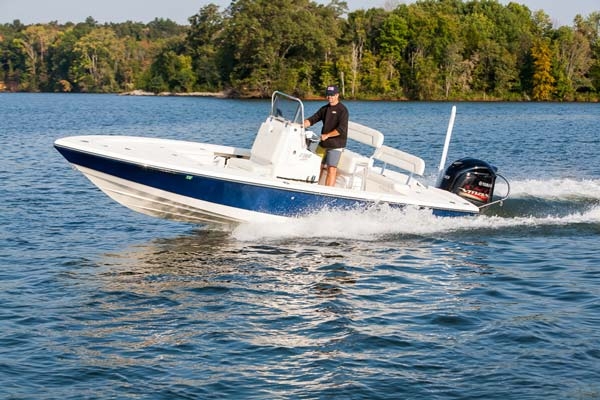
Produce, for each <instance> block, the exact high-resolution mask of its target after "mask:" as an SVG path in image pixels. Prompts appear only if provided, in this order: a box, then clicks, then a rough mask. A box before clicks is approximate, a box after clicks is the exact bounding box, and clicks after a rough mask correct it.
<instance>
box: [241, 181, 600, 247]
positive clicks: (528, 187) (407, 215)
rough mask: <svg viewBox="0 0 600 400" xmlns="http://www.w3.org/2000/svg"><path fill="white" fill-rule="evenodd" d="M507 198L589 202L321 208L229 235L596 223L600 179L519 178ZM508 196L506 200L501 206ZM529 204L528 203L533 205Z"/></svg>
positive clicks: (353, 235)
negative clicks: (549, 206)
mask: <svg viewBox="0 0 600 400" xmlns="http://www.w3.org/2000/svg"><path fill="white" fill-rule="evenodd" d="M511 186H512V194H511V198H514V199H518V198H524V199H527V198H536V199H550V200H556V199H559V200H564V201H569V200H574V199H584V200H587V202H588V203H589V204H587V207H585V208H584V209H583V210H578V211H573V212H570V213H569V214H567V215H552V214H549V215H546V216H542V217H540V216H530V215H517V216H512V217H509V218H506V217H501V216H487V215H480V216H477V217H464V218H443V217H436V216H434V215H432V214H431V212H429V211H426V210H417V209H412V208H409V209H405V210H398V209H392V208H389V207H378V208H377V209H372V210H360V211H359V210H352V211H339V210H323V211H320V212H318V213H316V214H314V215H310V216H307V217H304V218H298V219H293V220H291V221H289V222H286V223H281V224H272V223H269V224H261V223H251V224H242V225H240V226H238V227H236V228H235V229H234V231H233V232H232V235H233V236H234V237H235V238H236V239H238V240H244V241H254V240H258V239H284V238H311V237H314V238H338V239H355V240H377V239H378V238H380V237H382V236H385V235H393V234H406V235H418V236H430V235H434V234H440V233H448V232H460V231H473V230H483V229H485V230H500V229H507V228H515V227H517V228H518V227H539V226H562V225H565V226H566V225H570V224H580V223H591V224H598V223H600V205H599V204H598V201H599V200H600V180H580V181H577V180H574V179H552V180H549V181H541V180H524V181H517V182H514V183H512V185H511ZM509 202H510V199H509V200H507V201H506V203H507V205H508V203H509ZM533 206H534V205H533V203H532V205H531V207H533Z"/></svg>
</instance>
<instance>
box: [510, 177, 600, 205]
mask: <svg viewBox="0 0 600 400" xmlns="http://www.w3.org/2000/svg"><path fill="white" fill-rule="evenodd" d="M511 197H536V198H542V199H565V200H569V199H590V200H600V179H583V180H577V179H571V178H565V179H549V180H537V179H527V180H522V181H515V182H511Z"/></svg>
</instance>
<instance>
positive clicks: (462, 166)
mask: <svg viewBox="0 0 600 400" xmlns="http://www.w3.org/2000/svg"><path fill="white" fill-rule="evenodd" d="M496 171H497V168H496V167H494V166H492V165H490V164H489V163H487V162H485V161H481V160H477V159H475V158H461V159H460V160H457V161H454V162H453V163H452V164H451V165H450V166H449V167H448V168H446V171H444V174H443V175H442V177H441V180H440V182H439V184H438V188H440V189H443V190H447V191H449V192H452V193H456V194H457V195H459V196H460V197H463V198H464V199H465V200H468V201H470V202H471V203H473V204H475V205H476V206H478V207H484V206H486V205H490V203H491V202H492V197H493V195H494V186H495V184H496V177H497V176H499V175H497V174H496ZM507 183H508V182H507Z"/></svg>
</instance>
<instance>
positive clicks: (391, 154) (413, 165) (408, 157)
mask: <svg viewBox="0 0 600 400" xmlns="http://www.w3.org/2000/svg"><path fill="white" fill-rule="evenodd" d="M373 158H375V159H376V160H379V161H382V162H383V163H384V164H389V165H393V166H395V167H398V168H400V169H402V170H404V171H407V172H409V173H411V174H415V175H419V176H422V175H423V172H425V161H423V159H421V158H419V157H417V156H414V155H412V154H409V153H406V152H404V151H402V150H398V149H394V148H393V147H389V146H381V147H380V148H379V149H377V151H376V152H375V154H374V155H373ZM383 170H384V171H385V167H384V169H383ZM382 172H383V171H382Z"/></svg>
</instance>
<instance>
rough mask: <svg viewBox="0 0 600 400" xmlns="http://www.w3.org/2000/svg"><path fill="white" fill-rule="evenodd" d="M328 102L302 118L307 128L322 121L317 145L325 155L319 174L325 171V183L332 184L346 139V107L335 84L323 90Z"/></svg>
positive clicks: (333, 183) (347, 115)
mask: <svg viewBox="0 0 600 400" xmlns="http://www.w3.org/2000/svg"><path fill="white" fill-rule="evenodd" d="M325 96H327V101H328V104H325V105H324V106H323V107H321V108H319V110H318V111H317V112H316V113H315V114H314V115H313V116H311V117H309V118H307V119H305V120H304V127H305V128H308V127H309V126H311V125H314V124H316V123H317V122H319V121H322V122H323V128H321V141H320V142H319V146H320V147H322V148H323V149H325V156H324V157H323V161H322V162H321V176H320V177H319V181H320V180H321V177H322V176H323V173H324V172H326V173H327V178H326V179H325V185H327V186H334V185H335V178H336V175H337V165H338V163H339V162H340V157H341V156H342V151H343V150H344V147H346V142H347V139H348V117H349V113H348V109H347V108H346V106H345V105H343V104H342V103H341V102H340V91H339V90H338V88H337V86H327V89H326V91H325Z"/></svg>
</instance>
